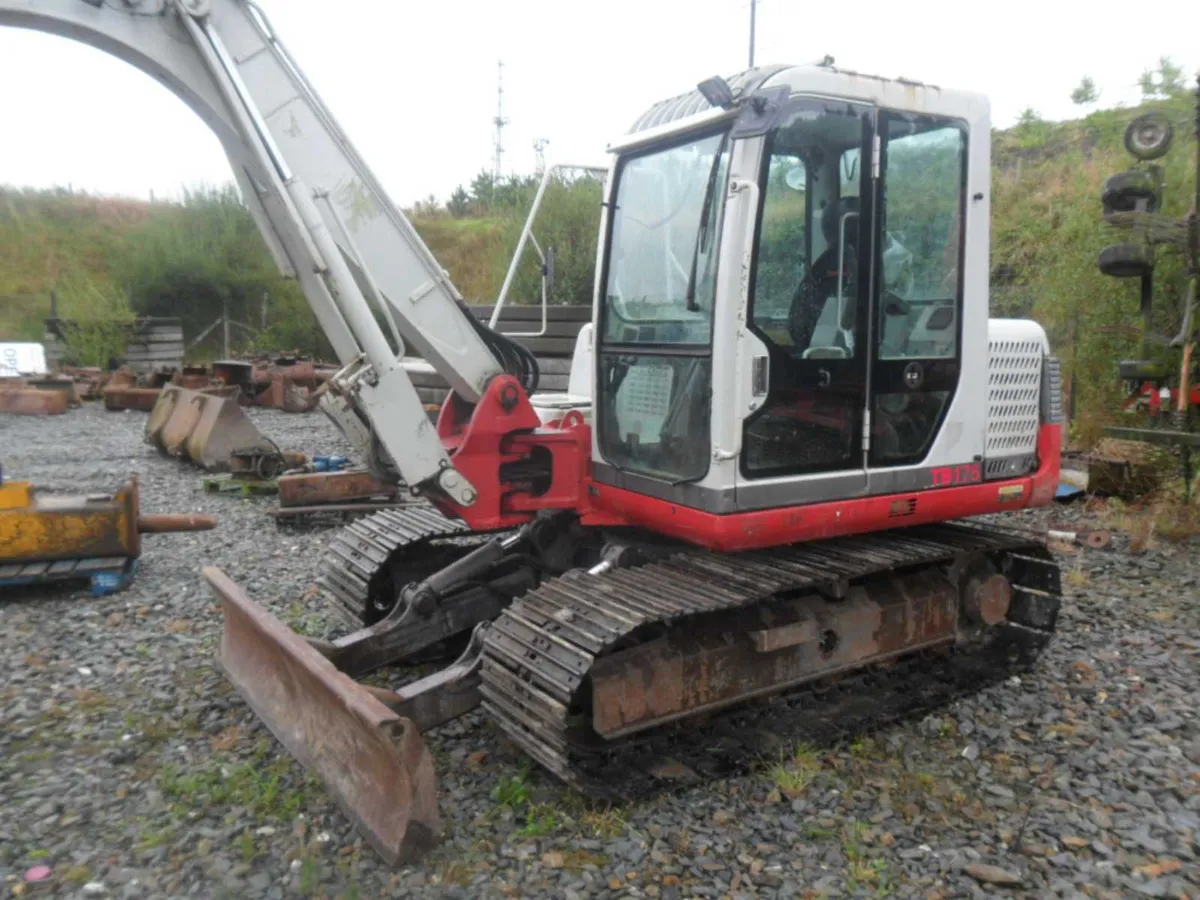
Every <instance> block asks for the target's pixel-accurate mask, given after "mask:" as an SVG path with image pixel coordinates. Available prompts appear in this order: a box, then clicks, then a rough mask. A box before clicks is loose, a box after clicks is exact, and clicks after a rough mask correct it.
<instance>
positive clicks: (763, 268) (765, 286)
mask: <svg viewBox="0 0 1200 900" xmlns="http://www.w3.org/2000/svg"><path fill="white" fill-rule="evenodd" d="M808 187H809V173H808V169H807V168H805V165H804V160H802V159H801V158H800V157H799V156H797V155H796V154H793V153H779V154H772V155H771V159H770V163H769V164H768V168H767V190H766V194H765V196H764V199H763V215H762V225H761V229H762V230H761V231H760V233H759V239H758V268H757V269H756V271H755V276H754V297H755V301H754V324H755V325H756V326H757V327H758V328H759V330H760V331H762V332H763V333H764V334H766V335H767V336H768V337H769V338H771V340H773V341H774V342H775V343H776V344H778V345H779V346H780V347H790V346H791V345H792V337H791V334H790V333H789V331H788V315H789V314H790V312H791V309H792V300H793V296H794V294H795V292H796V287H797V285H799V284H801V283H802V282H803V281H804V279H805V277H806V276H807V274H808Z"/></svg>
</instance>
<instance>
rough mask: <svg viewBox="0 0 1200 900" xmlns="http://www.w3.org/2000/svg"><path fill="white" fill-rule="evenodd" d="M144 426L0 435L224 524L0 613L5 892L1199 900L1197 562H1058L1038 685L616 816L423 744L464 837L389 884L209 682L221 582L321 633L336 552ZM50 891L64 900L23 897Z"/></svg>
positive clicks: (495, 745)
mask: <svg viewBox="0 0 1200 900" xmlns="http://www.w3.org/2000/svg"><path fill="white" fill-rule="evenodd" d="M251 415H252V417H253V418H254V419H255V420H256V421H257V423H258V424H259V426H260V427H261V428H262V429H263V431H264V432H266V433H267V434H269V435H270V436H271V437H273V438H274V439H275V440H276V441H277V442H278V443H279V444H280V445H281V446H285V447H294V448H296V449H301V450H304V451H307V452H309V453H334V452H344V451H345V447H344V446H343V445H342V443H341V442H340V440H339V438H338V436H337V434H336V432H335V431H334V430H333V428H332V427H331V426H330V425H329V424H328V423H326V422H325V420H324V419H323V418H322V417H320V416H319V415H315V414H314V415H308V416H289V415H286V414H283V413H275V412H270V411H253V412H252V413H251ZM144 423H145V414H141V413H132V412H130V413H106V412H104V411H103V410H102V409H99V408H97V407H96V406H94V405H93V406H88V407H86V408H84V409H81V410H74V411H72V412H71V413H69V414H68V415H67V416H65V417H62V418H56V419H33V418H30V419H21V418H12V417H10V418H5V419H0V464H3V466H4V470H5V473H6V474H7V475H8V476H9V477H16V478H28V479H31V480H33V481H34V482H36V483H37V484H38V485H39V487H40V488H41V489H43V490H46V491H70V492H102V491H111V490H112V489H114V488H115V487H116V485H117V484H118V483H119V481H120V480H121V478H123V477H124V476H126V475H128V474H130V473H133V472H136V473H137V474H138V476H139V477H140V479H141V485H142V498H143V500H142V505H143V509H144V510H145V511H146V512H182V511H188V510H193V511H201V512H206V513H214V514H216V515H218V516H219V517H220V520H221V523H220V527H219V528H218V529H217V530H215V531H212V532H208V533H203V534H195V535H163V536H152V537H150V538H148V539H147V542H146V551H145V553H144V555H143V557H142V561H141V567H140V571H139V573H138V577H137V580H136V581H135V583H134V585H133V586H132V588H130V589H129V590H128V591H126V592H125V593H123V594H120V595H117V596H115V597H110V598H105V599H94V598H92V597H91V596H90V595H88V594H87V593H86V592H81V591H73V592H71V591H62V590H58V591H47V590H41V591H26V590H21V591H16V592H11V591H10V592H9V593H6V594H4V596H3V599H0V623H2V624H0V674H2V676H3V677H2V678H0V710H2V711H3V716H2V718H0V896H10V895H12V896H22V895H23V896H62V897H74V896H111V897H180V896H200V897H221V896H225V897H237V898H242V897H246V898H257V897H270V898H281V897H291V896H328V897H336V896H341V897H364V898H370V897H386V896H395V897H402V896H411V895H414V894H419V895H430V896H459V897H474V896H509V897H512V896H547V897H576V896H612V897H618V896H636V897H658V898H673V897H697V896H705V897H708V896H729V895H732V896H735V897H741V896H757V895H763V896H800V897H840V896H863V897H873V896H897V897H928V898H937V897H983V896H1029V897H1049V896H1062V897H1114V898H1115V897H1137V896H1148V897H1197V896H1200V863H1198V861H1197V860H1198V854H1200V837H1198V834H1200V722H1198V720H1197V712H1196V701H1195V697H1196V692H1197V690H1200V589H1198V587H1197V584H1198V582H1200V542H1196V541H1193V543H1192V544H1190V545H1187V544H1183V545H1180V544H1175V545H1159V546H1157V547H1152V548H1151V549H1150V550H1149V551H1147V552H1145V553H1142V554H1139V555H1130V554H1129V553H1127V552H1125V548H1127V546H1128V544H1127V542H1126V541H1125V540H1124V539H1123V538H1118V541H1117V547H1116V550H1114V551H1111V552H1094V551H1086V552H1081V553H1074V554H1069V555H1065V556H1064V557H1063V562H1064V571H1065V573H1066V577H1065V581H1066V584H1065V588H1066V591H1067V602H1066V604H1065V609H1064V613H1063V615H1062V616H1061V618H1060V622H1059V635H1058V637H1057V638H1056V640H1055V642H1054V643H1053V644H1052V647H1051V649H1050V650H1049V651H1047V653H1046V655H1045V656H1044V657H1043V660H1042V661H1041V663H1040V664H1039V666H1038V668H1037V669H1036V670H1035V671H1034V672H1032V673H1030V674H1029V675H1026V676H1023V677H1021V678H1019V679H1011V680H1009V681H1008V682H1005V683H1003V684H1001V685H999V686H996V687H992V688H989V689H988V690H986V691H985V692H984V693H982V694H980V695H976V696H974V697H972V698H970V699H967V700H961V701H958V702H957V703H955V704H954V705H952V706H951V707H949V708H947V709H945V710H942V711H939V712H938V713H937V714H936V715H934V716H929V717H926V718H924V719H922V720H920V721H912V722H909V723H907V724H905V725H902V726H899V727H893V728H890V729H888V730H886V731H884V732H882V733H880V734H877V735H875V736H873V737H870V738H865V739H862V740H859V741H856V742H853V743H849V744H845V745H841V746H836V747H821V748H803V747H801V748H797V749H796V751H795V752H792V751H791V750H789V752H788V753H787V755H786V757H783V758H781V759H780V760H775V761H767V762H765V763H764V764H762V765H759V766H756V767H755V768H754V769H753V770H752V771H749V772H747V773H746V774H744V775H741V776H738V777H731V778H727V779H724V780H721V781H718V782H711V783H708V784H705V785H702V786H696V787H689V788H685V789H679V790H675V791H671V792H666V793H664V794H663V795H662V796H660V797H657V798H653V799H650V800H646V801H643V802H640V803H636V804H630V805H627V806H624V807H618V808H603V807H599V806H595V805H593V804H590V803H588V802H587V801H585V800H583V799H582V798H580V797H578V796H576V795H573V794H571V793H570V792H568V791H566V790H564V789H563V788H561V787H560V786H558V785H557V783H555V782H554V781H553V780H552V779H550V778H549V777H547V776H545V775H543V774H542V773H541V772H539V771H538V770H537V769H536V768H533V769H530V768H529V766H528V765H527V764H526V763H524V762H523V761H522V759H521V757H520V756H519V754H517V753H516V751H515V750H514V749H513V748H512V747H511V746H509V745H507V744H506V743H505V742H504V740H503V739H502V738H501V737H500V735H499V734H498V733H497V732H496V731H495V730H493V729H492V728H491V727H490V726H489V725H488V724H487V723H486V722H485V721H484V720H483V719H482V717H481V716H480V715H479V714H473V715H470V716H467V717H465V718H464V719H462V720H460V721H458V722H455V723H452V724H451V725H449V726H447V727H445V728H442V729H440V730H439V731H438V732H436V733H435V734H433V735H430V736H428V739H429V741H430V744H431V747H432V749H433V752H434V756H435V759H436V762H437V766H438V770H439V774H440V777H441V790H442V808H443V812H444V818H445V819H446V822H447V829H446V830H447V835H446V840H445V842H444V843H443V844H442V846H441V847H439V848H438V849H437V850H436V851H435V852H434V853H433V854H432V855H431V856H430V857H429V858H428V859H427V860H426V861H425V862H423V863H422V864H421V865H417V866H410V867H406V868H403V869H399V870H395V871H393V870H389V869H387V868H386V867H384V866H382V865H381V864H380V863H379V862H378V860H377V859H376V858H375V857H374V856H373V854H372V851H371V850H370V848H369V847H365V846H364V845H363V844H362V842H361V841H360V840H358V839H357V838H356V836H355V834H354V832H353V830H352V829H351V828H350V826H349V824H348V823H347V821H346V820H345V819H344V818H343V817H342V816H341V815H340V814H339V813H338V812H337V810H336V808H335V807H334V806H333V804H332V803H331V802H330V801H329V800H328V799H327V798H326V797H325V795H324V793H323V791H322V790H321V788H320V786H319V785H318V784H317V783H315V782H314V781H313V780H312V779H311V778H309V777H307V776H306V774H305V773H304V771H303V770H302V769H301V768H300V767H299V766H298V765H297V764H296V763H294V762H293V761H292V760H291V759H290V758H289V757H288V756H287V755H286V754H281V752H280V748H279V747H278V745H276V744H275V743H274V742H273V740H272V739H271V737H270V735H269V734H268V733H267V732H266V730H265V729H264V728H263V727H262V726H260V725H259V724H258V723H257V720H256V719H255V718H254V716H253V715H252V714H251V713H249V711H248V710H247V708H246V707H245V706H244V705H243V703H242V702H241V701H240V699H239V698H238V696H237V695H236V694H234V693H232V692H231V690H230V688H229V687H228V685H227V684H226V682H225V681H224V679H223V678H222V677H221V676H220V675H219V674H218V673H217V671H216V670H215V668H214V665H213V659H214V654H215V643H216V639H217V635H218V633H219V628H220V616H219V613H218V610H217V608H216V606H215V605H214V603H213V601H212V600H211V598H210V597H209V595H208V593H207V591H206V590H205V589H204V588H203V587H202V586H201V583H200V577H199V571H200V567H201V566H203V565H215V566H219V567H221V568H222V569H224V570H225V571H226V572H227V573H228V574H230V575H231V576H232V577H233V578H234V579H235V580H237V581H239V582H240V583H241V584H243V585H244V586H245V587H246V588H247V589H248V590H249V592H250V594H251V595H252V596H253V597H254V598H255V599H257V600H259V601H260V602H263V603H265V604H267V605H268V606H270V607H271V608H272V609H273V610H274V611H275V612H276V614H277V615H280V616H281V617H282V618H283V619H284V620H285V621H287V622H288V623H289V624H291V625H292V626H293V627H297V628H300V629H303V630H305V631H307V632H309V633H321V632H322V631H323V630H324V629H325V628H327V627H328V626H327V623H326V622H325V621H324V619H323V616H322V615H321V609H320V606H319V603H318V602H317V601H316V599H315V598H314V597H313V596H312V594H311V593H310V592H309V587H310V585H311V584H312V583H313V580H314V578H315V576H316V574H317V569H318V565H319V561H320V548H321V546H322V541H323V538H324V537H325V535H326V534H327V533H322V532H320V531H309V532H294V531H281V530H277V529H276V527H275V525H274V524H273V522H272V521H271V520H270V519H269V518H268V517H267V516H266V515H265V513H264V512H263V507H264V506H266V505H267V504H268V503H269V502H270V501H267V500H241V499H234V498H232V497H229V496H223V495H214V494H205V493H203V491H202V489H201V485H200V473H199V470H196V469H191V468H188V467H186V466H183V465H181V464H177V463H175V462H171V461H168V460H164V459H160V458H158V457H157V456H156V455H155V454H154V453H153V451H152V450H151V449H150V448H149V447H148V446H146V445H145V444H143V443H142V441H141V432H142V428H143V427H144ZM1072 509H1073V508H1072ZM1072 509H1065V510H1064V509H1059V510H1055V511H1054V513H1053V515H1054V516H1055V518H1056V520H1058V521H1062V520H1064V519H1070V518H1071V517H1072V516H1073V515H1076V513H1074V512H1072ZM783 737H784V738H785V739H786V736H783ZM771 763H776V764H771ZM35 866H48V867H49V868H50V870H51V872H52V876H51V882H50V884H49V885H48V886H47V885H43V886H41V887H37V886H34V885H28V886H27V885H25V884H24V883H23V880H24V878H25V875H26V873H27V871H28V870H29V869H31V868H32V867H35ZM1005 881H1009V882H1012V884H1011V885H1008V886H1006V885H1004V884H998V883H997V882H1005Z"/></svg>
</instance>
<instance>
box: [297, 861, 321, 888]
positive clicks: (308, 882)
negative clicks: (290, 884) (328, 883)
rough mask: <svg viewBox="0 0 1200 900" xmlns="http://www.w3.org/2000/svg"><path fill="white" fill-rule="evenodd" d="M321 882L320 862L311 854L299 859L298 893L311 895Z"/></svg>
mask: <svg viewBox="0 0 1200 900" xmlns="http://www.w3.org/2000/svg"><path fill="white" fill-rule="evenodd" d="M320 883H321V864H320V863H318V862H317V861H316V860H315V859H313V858H312V857H311V856H306V857H304V859H303V860H301V861H300V886H299V887H300V895H301V896H303V897H311V896H312V895H313V894H315V893H316V892H317V886H318V885H319V884H320Z"/></svg>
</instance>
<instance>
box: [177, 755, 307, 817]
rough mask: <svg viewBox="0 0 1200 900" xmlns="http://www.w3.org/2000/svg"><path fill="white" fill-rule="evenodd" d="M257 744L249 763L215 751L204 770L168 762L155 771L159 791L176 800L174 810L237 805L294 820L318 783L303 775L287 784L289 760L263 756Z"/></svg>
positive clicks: (290, 766) (185, 810) (290, 771)
mask: <svg viewBox="0 0 1200 900" xmlns="http://www.w3.org/2000/svg"><path fill="white" fill-rule="evenodd" d="M264 755H265V754H264V753H263V752H262V749H261V745H260V749H259V751H257V752H256V754H255V758H254V759H252V760H251V761H249V762H241V763H236V764H232V765H230V764H229V761H228V760H227V758H226V757H225V756H224V755H223V754H217V755H216V757H215V758H214V759H213V762H212V764H211V765H210V767H209V768H206V769H194V768H184V767H181V766H179V765H176V764H174V763H169V764H167V765H166V766H164V767H163V768H162V771H161V772H160V774H159V786H160V787H161V788H162V791H163V793H164V794H165V795H166V796H168V797H170V798H172V799H174V800H177V801H178V803H177V804H176V810H175V811H176V813H177V814H179V815H184V814H186V813H187V812H188V811H189V810H191V809H197V808H199V809H206V808H209V807H212V806H238V807H243V808H245V809H248V810H250V811H251V812H253V813H254V814H255V815H257V816H259V817H274V818H278V819H282V820H285V821H287V820H290V819H294V818H295V817H296V816H297V815H298V814H299V813H300V811H301V810H302V809H303V808H304V806H305V805H306V804H307V803H308V802H309V799H310V796H311V793H312V791H313V790H314V789H315V788H317V787H318V786H319V782H318V781H317V780H316V778H315V777H314V776H307V777H305V779H304V780H303V782H302V783H301V784H300V785H298V786H291V785H290V784H289V783H288V781H289V776H290V775H291V774H292V771H293V764H292V762H291V760H290V759H287V758H279V759H275V760H271V761H268V760H266V759H264V758H263V757H264Z"/></svg>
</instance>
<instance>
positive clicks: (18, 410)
mask: <svg viewBox="0 0 1200 900" xmlns="http://www.w3.org/2000/svg"><path fill="white" fill-rule="evenodd" d="M68 405H69V402H68V400H67V395H66V393H64V392H63V391H39V390H38V389H37V388H23V387H21V388H5V389H4V390H2V391H0V413H8V414H9V415H13V416H60V415H62V414H63V413H65V412H66V411H67V407H68Z"/></svg>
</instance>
